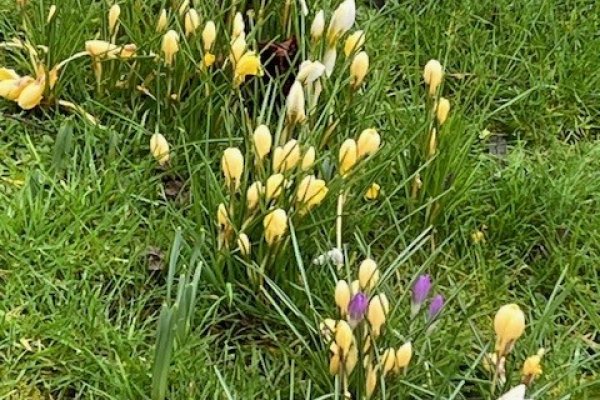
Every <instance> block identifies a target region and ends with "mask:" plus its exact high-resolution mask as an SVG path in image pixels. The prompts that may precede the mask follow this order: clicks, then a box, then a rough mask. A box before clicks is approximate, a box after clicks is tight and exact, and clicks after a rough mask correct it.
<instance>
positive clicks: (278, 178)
mask: <svg viewBox="0 0 600 400" xmlns="http://www.w3.org/2000/svg"><path fill="white" fill-rule="evenodd" d="M284 186H285V177H284V176H283V174H273V175H271V176H270V177H269V178H268V179H267V183H266V185H265V200H266V201H267V203H268V202H270V201H271V200H272V199H276V198H277V197H279V196H280V195H281V193H283V189H284Z"/></svg>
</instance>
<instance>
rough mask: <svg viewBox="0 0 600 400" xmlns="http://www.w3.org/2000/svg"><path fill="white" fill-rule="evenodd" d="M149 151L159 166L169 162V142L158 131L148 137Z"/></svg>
mask: <svg viewBox="0 0 600 400" xmlns="http://www.w3.org/2000/svg"><path fill="white" fill-rule="evenodd" d="M150 153H151V154H152V157H154V159H155V160H156V161H157V162H158V163H159V164H160V165H161V166H163V165H165V164H167V163H168V162H169V160H170V158H171V155H170V152H169V142H167V139H166V138H165V137H164V136H163V135H161V134H160V133H155V134H154V135H152V137H151V138H150Z"/></svg>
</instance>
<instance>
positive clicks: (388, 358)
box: [381, 347, 396, 376]
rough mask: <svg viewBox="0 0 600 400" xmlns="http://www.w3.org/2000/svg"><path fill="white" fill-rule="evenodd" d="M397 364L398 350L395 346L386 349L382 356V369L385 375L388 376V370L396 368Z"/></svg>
mask: <svg viewBox="0 0 600 400" xmlns="http://www.w3.org/2000/svg"><path fill="white" fill-rule="evenodd" d="M395 365H396V350H394V348H393V347H390V348H388V349H386V350H385V351H384V352H383V355H382V356H381V370H382V373H383V376H386V375H387V373H388V372H390V371H391V370H392V369H394V366H395Z"/></svg>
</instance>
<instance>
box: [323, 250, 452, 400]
mask: <svg viewBox="0 0 600 400" xmlns="http://www.w3.org/2000/svg"><path fill="white" fill-rule="evenodd" d="M419 281H420V283H419ZM419 281H418V282H417V285H416V286H415V290H414V291H413V293H415V297H418V298H416V299H415V298H413V301H418V302H419V304H421V303H422V302H423V301H424V300H425V298H426V297H427V295H428V293H429V290H430V288H431V281H430V279H429V277H427V283H426V284H424V283H423V282H424V281H423V279H421V278H420V279H419ZM379 284H380V271H379V268H378V266H377V263H376V262H375V261H374V260H372V259H370V258H367V259H365V260H364V261H362V262H361V264H360V266H359V269H358V279H356V280H354V281H352V282H350V283H348V282H347V281H346V280H344V279H341V280H338V281H337V284H336V287H335V291H334V299H335V304H336V306H337V308H338V310H339V314H340V319H339V320H334V319H326V320H325V321H323V322H322V323H321V326H320V329H321V333H322V335H323V337H324V338H325V340H326V342H327V343H328V345H329V350H330V360H329V371H330V373H331V374H332V375H338V376H339V377H340V381H341V382H342V384H343V390H344V393H345V395H346V397H347V398H350V392H349V379H350V375H351V374H352V372H353V371H354V370H355V367H356V365H357V363H358V362H359V361H360V362H362V364H363V366H364V369H363V370H364V372H365V376H364V377H362V379H363V380H364V387H365V395H366V397H367V398H369V397H371V396H372V395H373V393H374V392H375V390H376V389H377V384H378V382H380V380H381V379H384V378H385V377H386V376H387V375H388V374H397V373H400V372H406V369H407V368H408V365H409V364H410V361H411V359H412V355H413V348H412V342H411V341H410V340H408V341H406V342H405V343H403V344H402V345H400V346H399V347H397V348H396V347H391V346H388V347H386V348H380V346H379V345H378V344H379V343H378V342H380V343H381V342H384V341H385V340H386V339H385V338H384V336H385V335H384V333H385V332H384V328H385V326H386V323H388V321H389V318H390V303H389V300H388V298H387V296H386V295H385V293H382V292H379V293H375V292H376V289H377V288H378V287H379ZM425 286H427V287H425ZM440 299H441V300H440ZM442 306H443V297H441V296H440V295H438V296H436V297H434V299H433V300H432V303H431V306H430V312H429V319H430V320H429V323H432V322H433V321H434V320H435V318H436V317H437V316H438V314H439V313H440V311H441V309H442Z"/></svg>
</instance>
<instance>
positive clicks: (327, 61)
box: [323, 47, 337, 77]
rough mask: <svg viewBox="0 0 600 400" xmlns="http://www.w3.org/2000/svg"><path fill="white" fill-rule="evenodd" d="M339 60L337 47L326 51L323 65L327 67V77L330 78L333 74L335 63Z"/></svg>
mask: <svg viewBox="0 0 600 400" xmlns="http://www.w3.org/2000/svg"><path fill="white" fill-rule="evenodd" d="M336 60H337V50H336V49H335V47H330V48H328V49H327V50H326V51H325V55H324V56H323V65H324V66H325V75H327V76H328V77H329V76H331V74H332V73H333V68H335V61H336Z"/></svg>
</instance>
